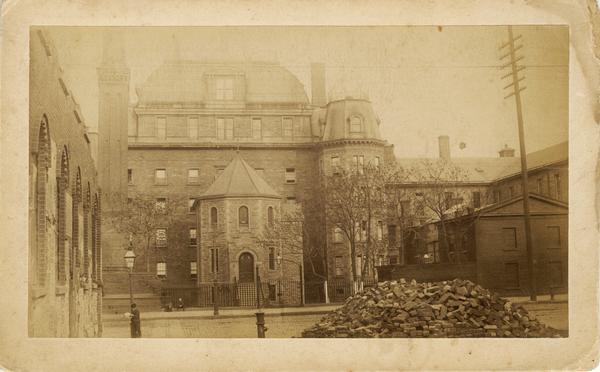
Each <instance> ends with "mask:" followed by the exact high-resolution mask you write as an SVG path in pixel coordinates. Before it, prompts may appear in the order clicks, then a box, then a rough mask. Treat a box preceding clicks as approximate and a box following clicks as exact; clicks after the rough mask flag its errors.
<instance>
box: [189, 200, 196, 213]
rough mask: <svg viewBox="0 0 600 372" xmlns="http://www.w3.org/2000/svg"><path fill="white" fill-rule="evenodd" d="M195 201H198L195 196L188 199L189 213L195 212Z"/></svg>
mask: <svg viewBox="0 0 600 372" xmlns="http://www.w3.org/2000/svg"><path fill="white" fill-rule="evenodd" d="M195 201H196V199H194V198H189V199H188V213H194V202H195Z"/></svg>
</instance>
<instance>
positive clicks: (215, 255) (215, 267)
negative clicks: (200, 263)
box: [210, 248, 219, 273]
mask: <svg viewBox="0 0 600 372" xmlns="http://www.w3.org/2000/svg"><path fill="white" fill-rule="evenodd" d="M210 272H211V273H218V272H219V248H211V250H210Z"/></svg>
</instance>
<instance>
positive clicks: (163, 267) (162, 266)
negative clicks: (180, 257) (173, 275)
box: [156, 262, 167, 278]
mask: <svg viewBox="0 0 600 372" xmlns="http://www.w3.org/2000/svg"><path fill="white" fill-rule="evenodd" d="M156 276H158V277H160V278H166V277H167V263H166V262H157V263H156Z"/></svg>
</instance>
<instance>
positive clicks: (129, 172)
mask: <svg viewBox="0 0 600 372" xmlns="http://www.w3.org/2000/svg"><path fill="white" fill-rule="evenodd" d="M127 183H128V184H129V185H133V169H131V168H129V169H127Z"/></svg>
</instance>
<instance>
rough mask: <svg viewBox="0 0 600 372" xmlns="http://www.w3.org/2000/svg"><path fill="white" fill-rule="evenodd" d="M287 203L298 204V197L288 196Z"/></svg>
mask: <svg viewBox="0 0 600 372" xmlns="http://www.w3.org/2000/svg"><path fill="white" fill-rule="evenodd" d="M286 201H287V202H288V204H296V197H295V196H288V197H287V198H286Z"/></svg>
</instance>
